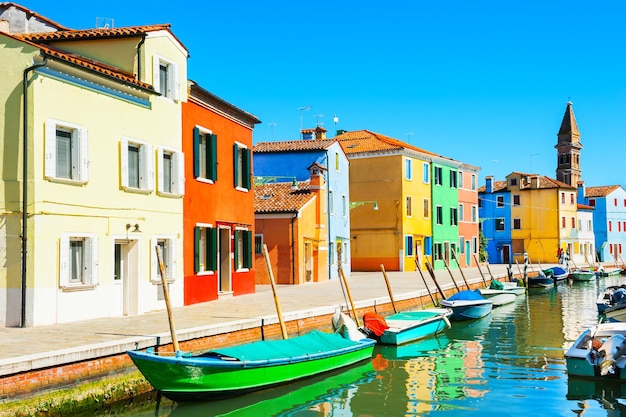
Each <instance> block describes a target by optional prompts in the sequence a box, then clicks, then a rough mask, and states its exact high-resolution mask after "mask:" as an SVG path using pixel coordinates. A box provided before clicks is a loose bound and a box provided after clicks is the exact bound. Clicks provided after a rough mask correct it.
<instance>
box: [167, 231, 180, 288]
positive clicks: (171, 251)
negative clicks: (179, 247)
mask: <svg viewBox="0 0 626 417" xmlns="http://www.w3.org/2000/svg"><path fill="white" fill-rule="evenodd" d="M167 247H168V255H169V260H170V271H169V272H170V273H169V276H168V278H170V279H176V278H177V277H178V270H177V269H176V265H177V264H176V259H177V258H178V257H177V256H176V239H174V238H171V239H167Z"/></svg>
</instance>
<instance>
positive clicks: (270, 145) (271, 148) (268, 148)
mask: <svg viewBox="0 0 626 417" xmlns="http://www.w3.org/2000/svg"><path fill="white" fill-rule="evenodd" d="M334 143H335V140H333V139H320V140H315V139H311V140H288V141H283V142H259V143H257V144H256V145H254V147H253V148H252V151H253V152H256V153H263V152H267V153H270V152H289V151H324V150H326V149H328V148H329V147H330V146H331V145H332V144H334Z"/></svg>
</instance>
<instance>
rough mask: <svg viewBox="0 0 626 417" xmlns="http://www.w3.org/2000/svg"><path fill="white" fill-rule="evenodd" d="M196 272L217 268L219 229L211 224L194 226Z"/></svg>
mask: <svg viewBox="0 0 626 417" xmlns="http://www.w3.org/2000/svg"><path fill="white" fill-rule="evenodd" d="M193 252H194V253H193V255H194V272H195V273H196V274H203V273H208V272H211V271H216V270H217V229H215V228H213V227H211V226H210V225H197V226H196V227H195V228H194V246H193Z"/></svg>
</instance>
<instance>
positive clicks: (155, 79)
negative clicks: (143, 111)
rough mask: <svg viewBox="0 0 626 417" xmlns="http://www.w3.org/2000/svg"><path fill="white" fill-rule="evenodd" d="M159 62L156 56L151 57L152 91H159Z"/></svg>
mask: <svg viewBox="0 0 626 417" xmlns="http://www.w3.org/2000/svg"><path fill="white" fill-rule="evenodd" d="M159 66H160V60H159V57H158V56H157V55H155V56H153V57H152V87H154V91H157V92H158V91H160V87H161V81H160V76H159Z"/></svg>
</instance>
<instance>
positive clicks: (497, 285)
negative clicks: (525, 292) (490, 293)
mask: <svg viewBox="0 0 626 417" xmlns="http://www.w3.org/2000/svg"><path fill="white" fill-rule="evenodd" d="M489 288H490V289H492V290H503V289H504V284H503V283H501V282H500V281H498V280H497V279H492V280H491V284H489Z"/></svg>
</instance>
